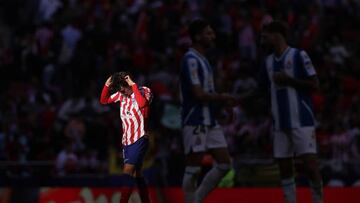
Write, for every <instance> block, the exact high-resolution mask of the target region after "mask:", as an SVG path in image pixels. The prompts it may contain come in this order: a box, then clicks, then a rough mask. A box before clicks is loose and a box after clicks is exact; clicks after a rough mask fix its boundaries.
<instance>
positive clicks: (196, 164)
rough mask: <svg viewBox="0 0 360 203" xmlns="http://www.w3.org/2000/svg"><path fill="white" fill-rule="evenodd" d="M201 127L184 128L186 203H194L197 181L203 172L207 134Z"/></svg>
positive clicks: (183, 185) (184, 187) (183, 186)
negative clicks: (202, 162)
mask: <svg viewBox="0 0 360 203" xmlns="http://www.w3.org/2000/svg"><path fill="white" fill-rule="evenodd" d="M199 128H202V127H201V126H184V128H183V141H184V151H185V155H186V166H185V171H184V177H183V182H182V189H183V192H184V196H185V203H193V201H194V193H195V191H196V189H197V181H198V177H199V173H200V171H201V161H202V158H203V156H204V151H205V134H204V131H203V130H200V129H199Z"/></svg>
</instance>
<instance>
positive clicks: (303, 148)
mask: <svg viewBox="0 0 360 203" xmlns="http://www.w3.org/2000/svg"><path fill="white" fill-rule="evenodd" d="M287 34H288V27H287V25H286V24H285V23H283V22H280V21H273V22H270V23H269V24H266V25H264V26H263V28H262V33H261V40H262V43H263V45H264V46H265V47H270V48H271V50H272V53H271V54H270V55H268V56H267V57H266V58H265V61H264V71H263V74H262V76H263V77H262V79H261V80H260V86H263V87H264V86H267V87H270V88H269V90H270V95H271V112H272V117H273V135H274V150H273V151H274V157H275V159H276V161H277V164H278V166H279V170H280V177H281V185H282V188H283V192H284V196H285V202H286V203H295V202H296V184H295V180H294V160H293V158H294V156H295V157H298V158H300V159H301V160H302V161H303V164H304V167H305V172H306V175H307V176H308V178H309V180H310V187H311V191H312V198H313V202H314V203H322V202H323V193H322V178H321V174H320V171H319V167H318V160H317V155H316V153H317V152H316V139H315V117H314V112H313V109H312V102H311V91H313V90H317V89H318V86H319V84H318V79H317V76H316V72H315V69H314V66H313V64H312V62H311V60H310V58H309V56H308V55H307V53H306V52H305V51H303V50H299V49H296V48H292V47H290V46H289V45H288V44H287ZM266 83H267V84H266Z"/></svg>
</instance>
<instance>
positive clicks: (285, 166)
mask: <svg viewBox="0 0 360 203" xmlns="http://www.w3.org/2000/svg"><path fill="white" fill-rule="evenodd" d="M290 133H291V132H284V131H275V132H274V150H273V151H274V157H275V159H276V163H277V165H278V167H279V172H280V179H281V180H280V183H281V187H282V190H283V193H284V199H285V203H295V202H296V183H295V177H294V161H293V154H294V148H293V147H294V144H293V141H292V139H291V138H290V136H291V134H290Z"/></svg>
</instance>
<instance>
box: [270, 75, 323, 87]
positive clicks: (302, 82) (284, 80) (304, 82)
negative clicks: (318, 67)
mask: <svg viewBox="0 0 360 203" xmlns="http://www.w3.org/2000/svg"><path fill="white" fill-rule="evenodd" d="M273 79H274V82H275V83H276V84H278V85H284V86H291V87H293V88H295V89H297V90H305V91H309V90H318V88H319V80H318V78H317V77H316V75H313V76H309V77H308V78H306V79H295V78H292V77H290V76H288V75H287V74H286V73H283V72H279V73H276V74H274V78H273Z"/></svg>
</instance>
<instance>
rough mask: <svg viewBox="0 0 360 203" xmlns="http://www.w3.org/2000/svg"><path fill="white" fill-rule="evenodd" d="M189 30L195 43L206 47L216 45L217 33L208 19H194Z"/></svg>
mask: <svg viewBox="0 0 360 203" xmlns="http://www.w3.org/2000/svg"><path fill="white" fill-rule="evenodd" d="M188 32H189V35H190V38H191V41H192V43H193V44H197V45H200V46H202V47H204V48H210V47H212V46H214V41H215V38H216V35H215V32H214V30H213V29H212V28H211V26H210V24H209V23H208V22H207V21H205V20H203V19H197V20H194V21H192V22H191V23H190V25H189V28H188Z"/></svg>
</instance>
